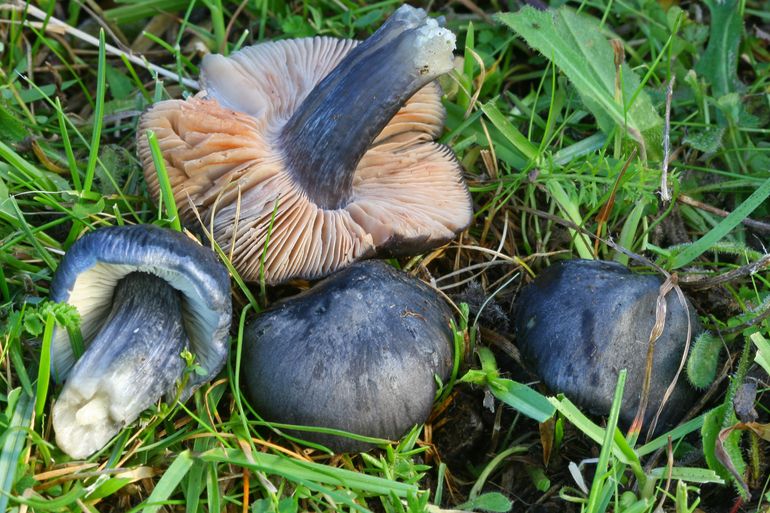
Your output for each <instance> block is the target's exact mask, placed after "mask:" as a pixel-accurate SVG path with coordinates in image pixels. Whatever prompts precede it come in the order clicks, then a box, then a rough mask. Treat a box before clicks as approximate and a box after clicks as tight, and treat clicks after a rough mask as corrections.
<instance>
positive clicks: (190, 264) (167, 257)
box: [50, 225, 232, 391]
mask: <svg viewBox="0 0 770 513" xmlns="http://www.w3.org/2000/svg"><path fill="white" fill-rule="evenodd" d="M135 271H139V272H145V273H149V274H152V275H155V276H158V277H160V278H162V279H164V280H165V281H166V282H167V283H168V284H169V285H171V286H172V287H173V288H175V289H177V290H178V291H179V292H180V293H181V295H182V299H183V301H182V315H183V317H184V319H183V324H184V328H185V332H186V333H187V336H188V338H189V340H190V348H189V349H190V351H191V352H192V353H193V354H194V355H195V357H196V362H197V363H198V364H199V365H200V366H201V367H202V368H203V369H204V370H206V371H207V375H204V376H199V375H197V374H193V375H192V376H191V378H190V382H189V383H188V387H187V390H188V391H190V390H192V389H194V388H195V387H196V386H197V385H200V384H201V383H203V382H205V381H208V380H209V379H211V377H212V376H214V375H215V374H216V373H217V372H219V370H220V369H221V368H222V366H223V365H224V363H225V360H226V357H227V349H228V346H227V337H228V332H229V329H230V320H231V314H232V303H231V297H230V280H229V276H228V273H227V269H226V268H225V267H224V266H223V265H222V263H221V262H219V260H217V258H216V256H215V255H214V253H213V252H212V251H211V250H210V249H208V248H206V247H203V246H201V245H200V244H198V243H197V242H196V241H194V240H192V239H191V238H189V237H187V236H185V235H184V234H182V233H179V232H175V231H171V230H167V229H163V228H159V227H157V226H152V225H136V226H115V227H110V228H103V229H100V230H97V231H94V232H91V233H88V234H87V235H85V236H83V237H81V238H80V239H79V240H78V241H76V242H75V243H74V244H73V245H72V246H71V247H70V249H69V250H68V251H67V253H66V254H65V255H64V258H63V259H62V260H61V263H60V264H59V267H58V269H57V270H56V273H55V275H54V278H53V282H52V283H51V289H50V297H51V300H53V301H56V302H65V303H69V304H71V305H73V306H75V307H76V308H77V310H78V312H79V313H80V318H81V325H80V329H81V332H82V334H83V342H84V344H85V346H86V347H88V345H89V344H90V342H91V340H92V339H93V338H94V336H95V335H96V334H97V333H98V332H99V329H100V328H101V326H102V324H103V323H104V320H105V318H106V317H107V315H108V314H109V312H110V306H111V303H112V295H113V289H114V288H115V285H116V283H117V282H118V281H119V280H120V279H121V278H123V277H124V276H126V275H127V274H129V273H131V272H135ZM51 362H52V365H51V372H52V375H53V377H54V379H55V380H56V381H59V382H61V381H63V380H64V379H66V377H67V375H68V373H69V371H70V370H71V369H72V366H73V365H74V363H75V355H74V354H73V351H72V347H71V345H70V340H69V336H68V335H67V332H66V330H62V329H57V330H56V331H55V332H54V337H53V340H52V345H51Z"/></svg>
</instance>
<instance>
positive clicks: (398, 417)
mask: <svg viewBox="0 0 770 513" xmlns="http://www.w3.org/2000/svg"><path fill="white" fill-rule="evenodd" d="M451 318H452V315H451V311H450V310H449V308H448V306H447V305H446V303H445V302H444V301H443V300H441V299H440V298H439V297H438V296H437V294H436V293H435V292H434V291H433V290H431V289H430V288H429V287H428V286H427V285H425V284H423V283H422V282H420V281H419V280H417V279H415V278H412V277H410V276H409V275H407V274H405V273H403V272H401V271H397V270H396V269H394V268H392V267H391V266H389V265H386V264H384V263H383V262H379V261H368V262H359V263H356V264H353V265H351V266H350V267H348V268H346V269H344V270H342V271H340V272H338V273H336V274H334V275H332V276H330V277H329V278H326V279H325V280H324V281H322V282H320V283H318V284H317V285H316V286H314V287H313V288H312V289H310V290H308V291H306V292H304V293H302V294H300V295H298V296H296V297H294V298H291V299H289V300H287V301H285V302H283V303H279V304H277V305H276V306H274V307H273V308H271V309H270V310H267V311H265V312H263V313H262V314H260V315H259V316H257V317H256V319H254V321H252V322H251V323H250V324H249V325H248V326H247V328H246V330H245V332H244V337H243V340H244V348H243V351H244V353H243V354H244V356H243V364H242V369H241V374H242V376H243V380H244V384H245V387H244V391H245V393H246V394H247V397H248V399H249V401H250V402H251V404H252V405H253V406H254V408H255V410H256V411H257V413H259V415H261V416H262V417H264V418H265V419H266V420H269V421H273V422H280V423H287V424H294V425H304V426H316V427H325V428H335V429H340V430H343V431H347V432H351V433H357V434H360V435H366V436H371V437H379V438H387V439H396V438H398V437H400V436H401V435H403V434H404V432H405V431H407V430H408V429H409V428H411V427H412V426H414V425H416V424H419V423H422V422H425V420H426V419H427V418H428V415H429V414H430V410H431V406H432V404H433V399H434V396H435V393H436V379H435V378H436V376H439V377H440V378H441V379H442V380H446V378H447V375H448V373H449V370H450V368H451V364H452V342H451V341H452V331H451V328H450V320H451ZM299 436H300V437H302V438H304V439H306V440H311V441H314V442H318V443H322V444H324V445H326V446H327V447H329V448H331V449H332V450H335V451H338V452H349V451H362V450H367V449H369V448H370V446H369V445H367V444H365V443H362V442H358V441H355V440H352V439H350V438H343V437H338V436H333V435H328V434H321V433H316V432H304V431H303V432H302V433H301V434H299Z"/></svg>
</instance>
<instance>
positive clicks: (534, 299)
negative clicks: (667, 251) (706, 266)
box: [514, 260, 701, 426]
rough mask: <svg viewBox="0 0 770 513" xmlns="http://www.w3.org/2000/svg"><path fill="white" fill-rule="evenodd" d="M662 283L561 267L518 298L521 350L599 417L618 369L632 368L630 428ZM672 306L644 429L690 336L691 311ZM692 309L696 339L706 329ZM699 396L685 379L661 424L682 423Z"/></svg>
mask: <svg viewBox="0 0 770 513" xmlns="http://www.w3.org/2000/svg"><path fill="white" fill-rule="evenodd" d="M660 285H661V279H660V278H659V277H658V276H654V275H642V274H635V273H632V272H631V271H629V270H628V269H627V268H626V267H624V266H622V265H620V264H618V263H615V262H603V261H598V260H568V261H564V262H559V263H557V264H555V265H552V266H551V267H549V268H547V269H545V270H544V271H542V272H541V273H540V274H539V275H538V276H537V278H536V279H535V280H534V281H533V282H532V283H531V284H529V285H528V286H527V287H525V288H524V289H523V290H522V291H521V293H520V294H519V296H518V297H517V298H516V307H515V312H514V324H515V328H516V340H517V345H518V347H519V349H521V352H522V355H523V356H524V359H525V361H526V362H527V363H529V364H531V365H532V366H533V367H534V368H533V370H534V371H535V373H536V374H538V375H539V376H540V377H541V378H542V379H543V381H544V382H545V383H546V384H547V385H548V386H549V388H551V389H553V390H554V391H557V392H563V393H564V394H565V395H566V396H567V397H569V398H570V399H572V400H573V401H575V402H576V403H578V404H580V405H582V406H583V407H585V408H586V409H587V410H588V411H589V412H591V413H594V414H597V415H607V414H608V413H609V411H610V406H611V404H612V398H613V395H614V391H615V385H616V382H617V379H618V372H619V371H620V370H621V369H627V370H628V377H627V381H626V386H625V393H624V394H623V402H622V404H621V409H620V419H621V422H623V423H624V424H625V425H626V426H628V425H629V424H630V423H631V421H632V420H633V418H634V415H635V414H636V410H637V408H638V406H639V400H640V392H641V390H642V383H643V382H644V374H645V369H646V365H647V349H648V347H649V344H648V340H649V336H650V332H651V330H652V327H653V326H654V325H655V321H656V302H657V298H658V293H659V290H660ZM666 304H667V309H666V321H665V327H664V330H663V332H662V334H661V336H660V338H659V339H658V340H657V342H656V343H655V352H654V360H653V370H652V381H651V384H650V393H649V403H648V405H647V410H646V421H647V423H646V425H649V421H650V420H651V419H652V418H653V417H654V415H655V413H656V411H657V410H658V407H659V406H660V404H661V401H662V400H663V396H664V393H665V390H666V388H667V387H668V386H669V384H670V383H671V381H672V380H673V378H674V375H675V374H676V372H677V369H678V367H679V364H680V362H681V360H682V352H683V351H684V347H685V341H686V338H687V324H688V315H687V311H686V310H685V308H684V307H682V305H681V303H680V302H679V300H678V298H677V297H676V295H675V294H673V293H672V294H669V295H668V296H667V297H666ZM687 308H688V309H689V310H690V315H689V318H690V322H691V323H692V333H693V336H695V335H696V334H697V333H698V332H699V331H700V330H701V325H700V322H699V321H698V317H697V315H696V314H695V311H694V310H693V309H692V306H691V305H689V303H688V305H687ZM693 394H694V390H693V389H691V388H690V387H689V386H688V385H687V383H686V380H685V379H684V377H681V378H680V379H679V382H678V386H677V387H676V389H675V391H674V394H673V395H672V396H671V399H670V400H669V402H668V403H667V408H666V410H665V411H664V412H663V414H662V415H661V419H660V420H661V423H660V424H659V425H660V426H662V425H665V424H667V423H671V422H675V421H676V420H678V419H680V418H681V417H682V415H684V414H685V413H686V410H687V407H688V406H689V404H690V401H691V400H692V398H693Z"/></svg>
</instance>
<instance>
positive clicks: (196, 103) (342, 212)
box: [138, 6, 472, 283]
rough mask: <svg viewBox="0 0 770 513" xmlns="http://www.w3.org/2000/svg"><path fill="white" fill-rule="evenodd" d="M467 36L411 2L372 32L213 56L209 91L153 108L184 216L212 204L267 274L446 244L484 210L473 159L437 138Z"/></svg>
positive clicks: (148, 124)
mask: <svg viewBox="0 0 770 513" xmlns="http://www.w3.org/2000/svg"><path fill="white" fill-rule="evenodd" d="M453 47H454V35H453V34H452V33H451V32H449V31H448V30H446V29H444V28H442V27H440V26H439V25H438V23H437V22H436V21H435V20H433V19H430V18H427V16H426V14H425V12H424V11H422V10H421V9H414V8H412V7H409V6H402V7H401V8H399V9H398V10H397V11H396V12H395V13H394V14H393V16H391V17H390V18H389V19H388V20H387V21H386V22H385V23H384V25H383V26H382V27H381V28H380V29H379V30H378V31H377V32H376V33H375V34H373V35H372V36H371V37H370V38H368V39H367V40H366V41H364V42H362V43H360V44H359V43H357V42H355V41H350V40H338V39H333V38H328V37H316V38H306V39H297V40H286V41H278V42H268V43H262V44H259V45H256V46H253V47H250V48H245V49H243V50H241V51H239V52H236V53H235V54H233V55H232V56H230V57H223V56H220V55H210V56H207V57H206V58H204V61H203V64H202V68H201V69H202V71H201V83H202V84H203V86H204V90H203V91H201V92H200V93H199V94H197V95H196V96H194V97H192V98H190V99H188V100H186V101H182V100H169V101H164V102H161V103H158V104H156V105H155V106H154V107H152V108H151V109H150V110H149V111H148V112H147V113H145V114H144V116H143V117H142V120H141V123H140V130H139V134H138V146H139V154H140V157H141V159H142V162H143V165H144V168H145V177H146V178H147V182H148V186H149V189H150V192H151V193H152V194H153V195H154V196H155V197H157V196H158V195H159V184H158V180H157V176H156V171H155V168H154V165H153V163H152V157H151V154H150V150H149V146H148V144H147V142H146V138H145V132H146V131H147V130H153V131H155V133H156V134H157V136H158V140H159V143H160V147H161V150H162V152H163V155H164V160H165V164H166V167H167V170H168V173H169V177H170V181H171V185H172V188H173V189H174V197H175V200H176V202H177V205H178V206H179V211H180V215H181V216H182V218H183V220H184V221H185V222H186V223H188V224H195V223H196V220H197V218H198V215H200V217H201V220H202V221H203V223H204V225H205V226H206V227H208V226H210V225H211V226H213V236H214V238H215V239H216V241H217V242H218V243H219V244H220V245H221V246H222V247H224V248H229V247H232V248H233V264H234V265H235V267H236V269H237V270H238V271H239V272H240V274H241V275H242V276H243V277H244V278H245V279H247V280H252V281H256V280H258V279H259V276H260V269H261V267H262V258H261V257H262V254H263V252H264V251H265V245H266V243H267V241H268V237H269V243H267V251H266V253H265V258H264V276H265V279H266V281H267V282H268V283H278V282H282V281H285V280H287V279H291V278H295V277H301V278H318V277H322V276H325V275H327V274H329V273H331V272H333V271H335V270H337V269H339V268H342V267H344V266H346V265H348V264H350V263H352V262H354V261H356V260H358V259H361V258H366V257H370V256H373V255H375V254H378V253H379V254H383V253H387V254H410V253H415V252H420V251H424V250H426V249H429V248H432V247H435V246H438V245H440V244H443V243H445V242H447V241H449V240H451V239H452V238H454V236H455V234H456V233H458V232H460V231H461V230H463V229H464V228H465V227H466V226H467V225H468V224H469V223H470V219H471V214H472V208H471V202H470V196H469V194H468V190H467V187H466V186H465V184H464V182H463V180H462V176H461V172H462V170H461V168H460V166H459V164H458V162H457V160H456V159H455V157H454V155H453V153H452V152H451V150H449V149H448V148H447V147H446V146H443V145H440V144H437V143H435V142H434V139H435V138H436V137H437V136H438V135H439V134H440V132H441V130H442V127H443V120H444V117H445V112H444V109H443V106H442V104H441V98H440V96H441V90H440V87H439V86H438V85H437V84H436V83H435V81H434V80H435V79H436V78H437V77H438V76H440V75H441V74H443V73H446V72H448V71H449V70H450V69H451V65H452V50H453Z"/></svg>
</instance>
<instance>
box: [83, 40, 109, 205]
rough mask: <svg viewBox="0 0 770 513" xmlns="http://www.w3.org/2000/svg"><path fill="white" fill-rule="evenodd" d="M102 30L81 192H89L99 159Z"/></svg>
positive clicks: (103, 59) (104, 71)
mask: <svg viewBox="0 0 770 513" xmlns="http://www.w3.org/2000/svg"><path fill="white" fill-rule="evenodd" d="M104 44H105V43H104V29H102V30H99V64H98V66H97V68H96V105H95V106H94V115H93V118H94V128H93V132H92V133H91V146H90V148H89V152H88V163H87V164H86V175H85V178H84V179H83V192H85V193H88V192H90V191H91V185H93V182H94V172H95V171H96V161H97V159H98V158H99V140H100V139H101V137H102V124H103V122H104V97H105V95H106V91H105V89H106V87H107V86H106V84H107V80H106V76H107V64H106V57H105V50H104Z"/></svg>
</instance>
